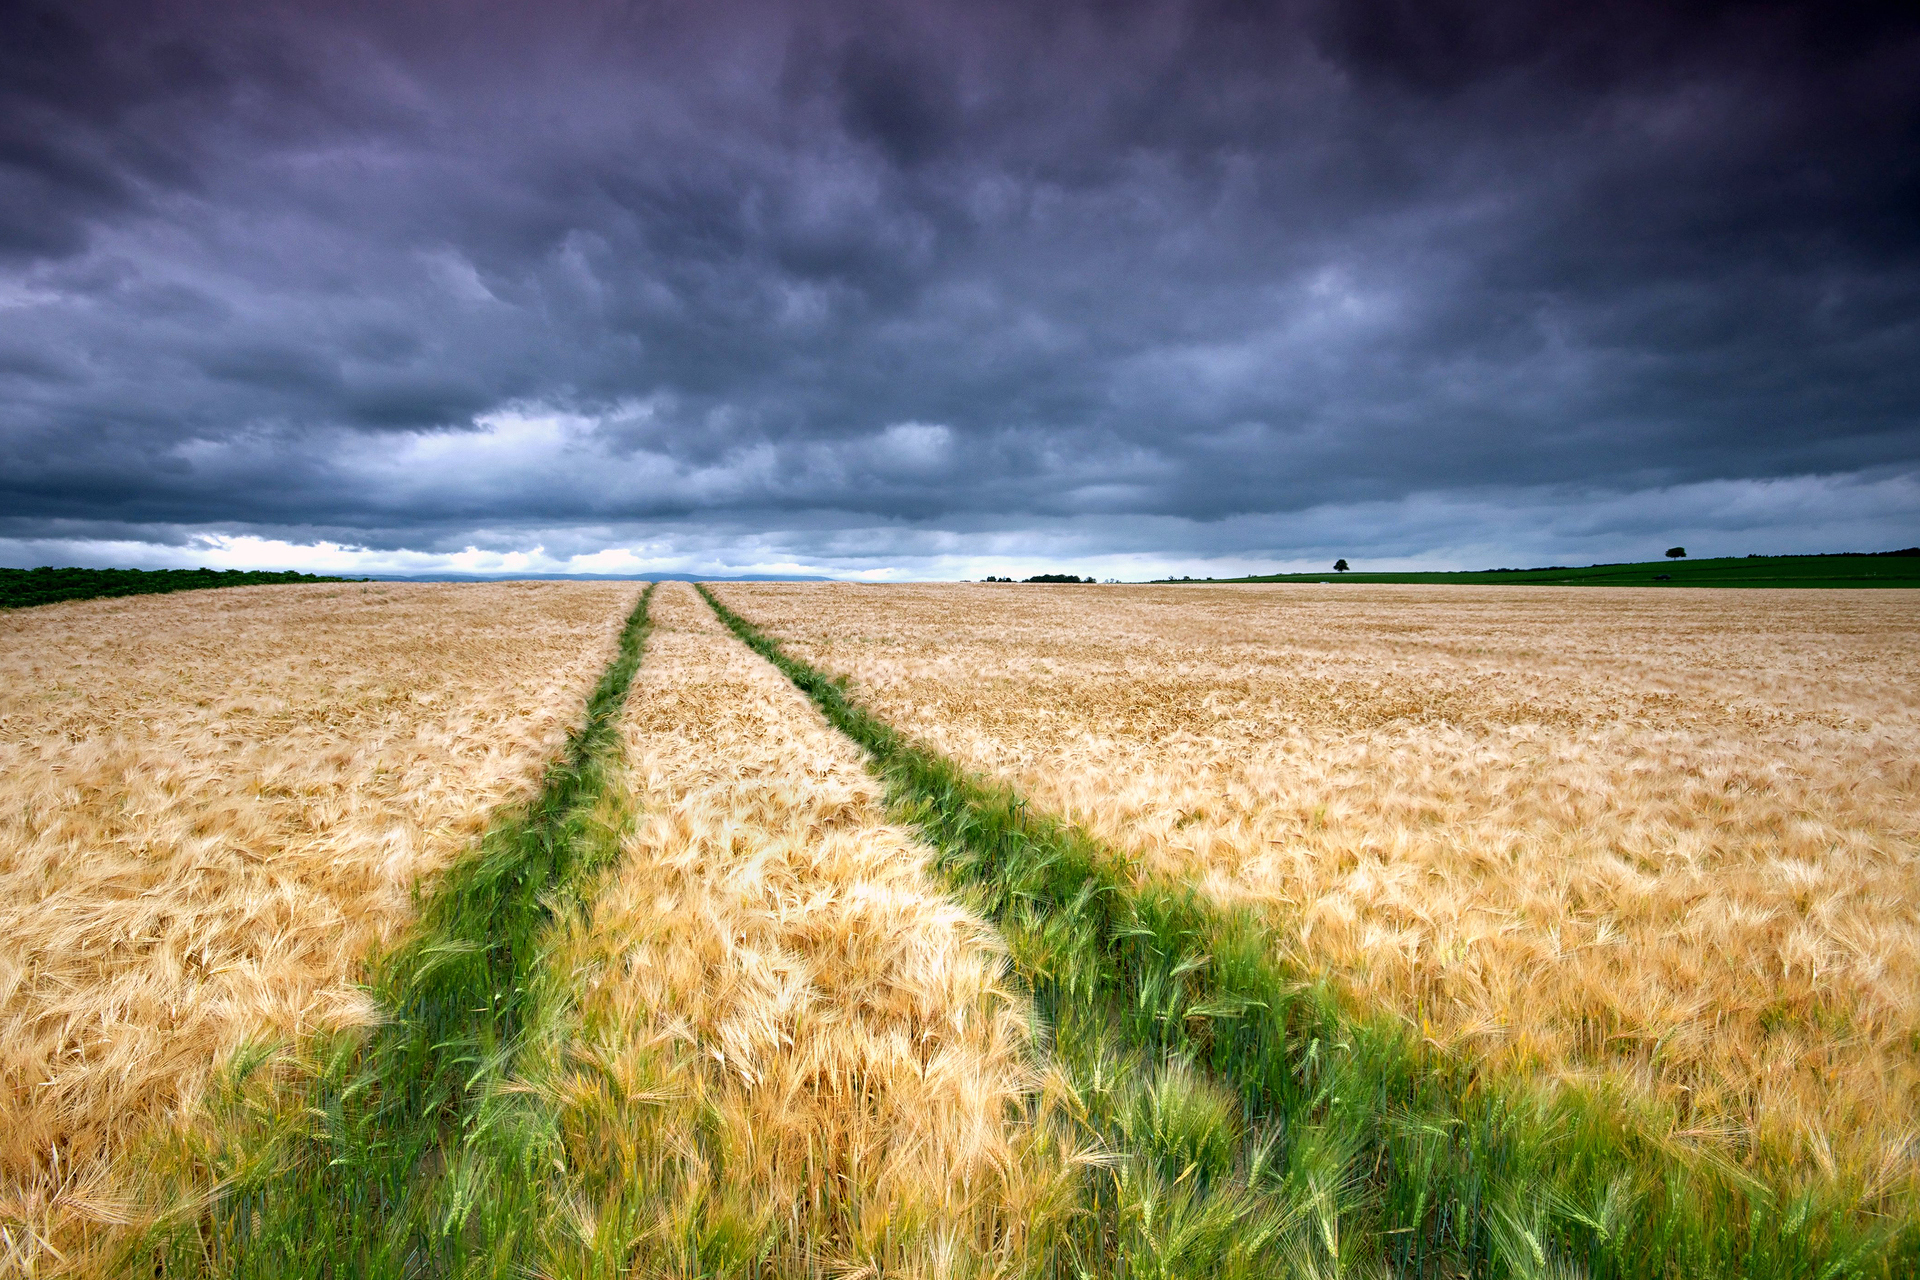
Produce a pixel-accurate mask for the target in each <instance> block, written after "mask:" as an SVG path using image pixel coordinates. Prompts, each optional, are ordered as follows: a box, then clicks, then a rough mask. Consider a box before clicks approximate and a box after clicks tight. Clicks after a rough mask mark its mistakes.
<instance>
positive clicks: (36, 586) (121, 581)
mask: <svg viewBox="0 0 1920 1280" xmlns="http://www.w3.org/2000/svg"><path fill="white" fill-rule="evenodd" d="M349 581H356V579H349V578H323V577H319V576H317V575H315V574H311V573H294V572H292V571H291V570H289V571H288V572H285V573H274V572H268V571H264V570H252V569H224V570H221V569H46V568H43V569H0V609H25V608H30V607H31V606H33V605H39V604H57V603H59V602H60V601H62V600H93V599H96V598H99V597H101V596H148V595H165V594H167V593H169V592H173V591H203V590H206V589H207V588H210V587H257V586H262V585H265V584H268V583H286V582H349Z"/></svg>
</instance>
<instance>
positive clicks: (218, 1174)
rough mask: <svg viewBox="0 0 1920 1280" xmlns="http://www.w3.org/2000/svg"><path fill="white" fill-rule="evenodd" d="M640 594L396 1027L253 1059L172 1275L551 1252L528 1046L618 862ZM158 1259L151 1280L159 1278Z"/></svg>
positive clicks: (464, 879)
mask: <svg viewBox="0 0 1920 1280" xmlns="http://www.w3.org/2000/svg"><path fill="white" fill-rule="evenodd" d="M651 596H652V588H648V590H647V592H646V593H645V594H643V595H642V596H641V598H640V601H639V603H638V604H637V605H636V606H635V608H634V610H633V613H632V614H631V616H630V617H629V618H628V619H627V623H626V627H625V629H624V631H623V632H622V633H621V636H620V643H619V650H618V653H617V655H616V656H615V658H614V660H613V662H612V663H611V665H609V667H608V668H607V670H606V672H605V673H604V674H603V675H602V676H601V678H600V682H599V685H598V686H597V687H596V688H595V689H594V691H593V695H592V698H591V699H590V701H589V703H588V706H587V716H586V721H585V723H584V725H583V726H582V727H581V728H580V729H579V730H577V731H576V732H575V733H574V734H573V735H572V736H571V737H570V738H569V740H568V743H567V747H566V752H565V755H564V757H563V758H562V760H561V761H560V762H558V763H557V764H555V765H554V766H553V767H552V768H551V769H550V770H549V771H548V773H547V776H546V779H545V783H544V785H543V787H542V789H541V792H540V794H539V795H538V797H537V798H536V799H535V800H534V801H533V802H532V803H531V804H530V805H528V806H527V807H526V808H525V809H523V810H520V811H518V812H515V813H513V814H511V815H509V816H507V817H505V818H503V819H502V820H501V821H499V822H497V823H495V824H494V826H493V827H492V828H491V829H490V830H489V831H488V832H487V834H486V835H485V836H484V837H483V838H482V840H481V841H480V844H479V846H478V848H477V849H476V850H475V851H474V852H473V853H472V854H471V855H470V856H468V857H466V858H464V859H463V860H461V861H460V862H459V863H457V864H456V865H455V866H454V867H452V868H451V869H450V870H449V871H448V872H447V873H446V874H445V875H444V876H442V877H441V878H440V880H439V881H438V883H437V884H436V885H435V887H434V889H433V891H432V893H431V896H429V897H428V898H427V899H426V900H425V901H424V902H423V903H422V905H421V912H420V918H419V921H418V923H417V926H416V927H415V929H414V930H413V931H412V933H411V934H410V936H409V938H408V940H407V941H406V942H405V943H404V944H403V945H401V946H400V947H398V948H397V949H395V950H394V951H392V952H390V953H389V954H387V955H386V956H384V957H380V958H377V959H376V960H375V961H374V963H373V965H372V967H371V969H372V975H373V976H372V980H371V990H372V993H373V994H374V995H375V997H376V998H377V1000H378V1002H379V1004H380V1006H381V1008H382V1009H383V1010H384V1011H385V1013H386V1015H387V1021H386V1022H385V1023H384V1024H383V1025H382V1026H381V1027H379V1028H378V1029H377V1031H375V1033H374V1034H373V1035H372V1036H371V1037H366V1038H362V1037H355V1036H335V1037H332V1038H329V1039H324V1040H323V1041H322V1042H321V1043H320V1044H319V1045H317V1046H316V1047H314V1048H313V1050H312V1051H311V1052H310V1053H309V1054H307V1055H306V1056H305V1057H304V1058H303V1059H302V1060H300V1061H298V1062H289V1061H288V1060H287V1059H286V1058H284V1057H283V1056H279V1055H272V1054H267V1053H264V1052H260V1053H250V1054H243V1055H241V1058H240V1060H239V1061H238V1062H237V1063H236V1064H235V1065H234V1067H233V1068H232V1070H231V1071H230V1073H229V1076H228V1078H227V1079H226V1080H225V1081H224V1083H223V1086H222V1088H221V1090H220V1091H219V1094H218V1096H217V1097H216V1098H215V1100H214V1110H215V1117H214V1118H215V1121H216V1123H215V1125H214V1126H213V1132H214V1137H213V1139H212V1140H211V1141H210V1142H209V1143H208V1144H207V1145H206V1146H204V1147H203V1148H201V1149H199V1150H197V1151H196V1152H195V1153H194V1156H193V1159H194V1160H195V1161H196V1162H197V1164H198V1166H199V1167H198V1171H197V1172H198V1174H199V1180H201V1181H204V1180H205V1179H207V1178H208V1177H211V1178H212V1179H214V1180H216V1181H217V1183H218V1184H219V1186H220V1188H221V1190H220V1193H219V1194H218V1195H217V1196H216V1197H215V1198H214V1199H213V1200H212V1201H211V1202H210V1204H208V1205H207V1206H205V1207H204V1208H203V1210H202V1211H201V1212H199V1213H196V1214H192V1215H189V1216H187V1217H186V1218H185V1219H184V1220H181V1219H179V1218H176V1219H175V1220H174V1221H171V1222H169V1223H167V1224H165V1225H163V1226H162V1228H160V1229H159V1230H158V1231H157V1232H156V1233H155V1234H154V1235H153V1236H152V1237H151V1238H149V1239H147V1240H145V1241H143V1242H142V1243H141V1244H140V1245H139V1246H138V1248H137V1256H138V1257H139V1259H140V1260H141V1265H142V1267H143V1269H148V1270H149V1273H150V1274H154V1275H164V1276H209V1275H222V1276H228V1275H230V1276H236V1277H308V1276H311V1277H350V1276H351V1277H396V1278H397V1277H402V1276H406V1277H412V1276H423V1275H431V1276H496V1277H508V1276H520V1275H523V1274H525V1272H526V1266H525V1260H526V1258H527V1257H529V1256H531V1255H532V1254H533V1253H534V1252H536V1251H537V1241H538V1237H539V1233H540V1231H541V1228H542V1223H543V1221H544V1217H545V1215H546V1214H547V1213H549V1212H551V1206H549V1205H548V1204H546V1203H545V1201H546V1199H547V1197H546V1194H545V1193H546V1190H547V1187H548V1185H549V1184H550V1182H551V1175H552V1174H553V1172H554V1171H555V1169H556V1162H557V1160H558V1158H559V1151H560V1145H559V1141H558V1135H557V1132H556V1131H555V1130H554V1127H553V1121H552V1117H551V1116H549V1115H548V1114H546V1111H545V1108H544V1107H543V1105H542V1104H541V1102H540V1101H539V1098H538V1096H537V1095H536V1094H535V1093H534V1092H532V1091H529V1090H525V1089H518V1088H515V1087H513V1086H512V1085H511V1083H510V1081H511V1075H510V1072H511V1069H512V1067H513V1065H514V1063H515V1060H516V1058H517V1056H518V1055H519V1053H520V1051H521V1049H522V1047H523V1046H524V1045H525V1044H526V1043H527V1042H528V1040H529V1039H530V1038H531V1036H532V1035H533V1034H534V1033H536V1032H537V1031H538V1029H540V1028H541V1027H543V1026H545V1025H547V1024H549V1023H550V1022H551V1021H552V1020H553V1019H554V1018H556V1017H557V1016H560V1013H559V1009H558V1006H560V1005H562V1004H564V1002H565V1001H566V999H567V994H566V990H565V984H564V982H562V981H560V980H559V979H556V978H555V977H553V976H552V975H548V974H546V973H545V972H544V971H543V970H542V965H541V960H542V949H543V941H544V939H545V938H546V936H547V934H548V930H549V928H550V926H551V925H552V924H553V922H554V920H555V919H556V918H557V917H558V916H559V915H560V913H563V912H569V911H579V910H584V909H585V903H586V902H587V901H588V900H589V899H590V896H591V891H592V888H593V886H594V884H595V882H596V881H597V878H598V876H599V873H600V872H601V871H602V870H604V869H605V868H606V867H607V866H609V865H610V864H611V862H612V860H613V859H614V857H615V856H616V855H617V852H618V843H619V841H618V831H617V830H616V829H615V828H616V826H617V822H616V821H614V817H615V815H617V813H618V812H620V809H619V806H620V798H619V795H618V791H619V789H618V788H615V787H610V786H609V785H608V783H609V779H610V773H611V771H612V770H614V769H615V768H617V763H618V762H617V753H618V740H619V738H618V716H619V713H620V710H621V707H622V706H623V704H624V702H625V699H626V693H627V688H628V686H629V685H630V684H631V683H632V680H633V676H634V673H635V671H636V670H637V669H638V667H639V664H640V657H641V651H642V648H643V646H644V644H645V640H646V635H647V604H648V601H649V599H650V598H651ZM149 1262H150V1263H151V1266H150V1268H149V1267H148V1265H147V1264H148V1263H149Z"/></svg>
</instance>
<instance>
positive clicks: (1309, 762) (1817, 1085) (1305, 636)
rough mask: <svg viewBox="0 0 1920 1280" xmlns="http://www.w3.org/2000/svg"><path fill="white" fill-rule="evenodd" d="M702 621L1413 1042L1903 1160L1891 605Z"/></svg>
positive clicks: (1289, 593) (1085, 609)
mask: <svg viewBox="0 0 1920 1280" xmlns="http://www.w3.org/2000/svg"><path fill="white" fill-rule="evenodd" d="M724 595H725V596H726V598H727V599H728V601H729V603H730V604H732V605H733V606H734V607H737V608H739V609H741V610H742V611H743V612H745V613H746V614H747V615H748V616H749V617H751V618H753V619H754V620H756V621H757V622H759V623H761V624H762V625H764V626H766V627H767V628H768V629H769V630H771V631H773V632H775V633H777V634H780V635H783V636H786V637H790V638H791V639H792V640H793V641H795V642H797V643H796V644H795V646H794V651H795V652H796V653H797V654H799V655H801V656H804V657H806V658H807V659H809V660H810V661H813V662H814V663H816V664H817V665H820V666H822V667H823V668H826V669H828V670H836V671H840V672H844V673H848V674H851V675H852V676H853V677H854V678H855V680H856V688H857V690H858V692H859V694H860V696H861V697H863V698H864V699H865V700H866V701H868V703H869V704H870V705H872V706H873V707H874V708H875V709H876V710H877V711H878V712H879V713H880V714H881V715H883V716H885V717H886V718H888V719H889V720H891V721H893V722H894V723H895V724H897V725H899V726H901V727H902V728H904V729H906V730H908V731H910V732H912V733H914V734H917V735H919V736H921V737H922V738H924V739H925V740H927V741H929V742H930V743H933V744H935V745H937V746H938V747H940V748H941V749H943V750H945V751H947V752H949V753H951V754H952V755H954V756H955V757H957V758H958V759H960V760H962V761H964V762H966V763H967V764H969V765H971V766H973V767H976V768H979V769H981V770H983V771H986V772H988V773H990V774H993V775H995V776H998V777H1001V778H1003V779H1006V780H1008V781H1011V782H1013V783H1015V784H1016V785H1018V786H1019V787H1021V788H1022V789H1024V790H1025V791H1027V792H1028V793H1029V794H1031V795H1033V796H1034V797H1035V799H1036V801H1037V802H1039V803H1043V804H1045V805H1047V806H1049V807H1051V808H1052V809H1054V810H1056V811H1059V812H1062V813H1066V814H1069V815H1072V816H1073V817H1075V818H1076V819H1077V820H1079V821H1081V822H1082V823H1084V824H1086V825H1087V826H1088V827H1089V828H1090V829H1091V830H1093V831H1095V832H1096V833H1098V834H1099V835H1101V836H1102V837H1103V838H1105V839H1107V840H1109V841H1111V842H1113V843H1114V844H1115V845H1117V846H1118V847H1122V848H1126V849H1130V850H1133V851H1135V853H1136V854H1137V856H1138V857H1139V858H1140V860H1141V861H1142V863H1143V864H1144V865H1145V866H1147V867H1150V868H1153V869H1155V870H1158V871H1162V872H1168V873H1172V874H1175V875H1178V876H1181V877H1186V878H1189V879H1191V880H1193V881H1195V882H1196V883H1198V884H1200V885H1202V886H1204V888H1205V889H1206V890H1208V891H1209V892H1211V893H1213V894H1215V895H1217V896H1219V897H1221V898H1223V899H1228V900H1238V901H1248V902H1253V903H1256V904H1263V905H1264V907H1265V908H1266V909H1267V910H1269V911H1270V912H1271V913H1272V918H1274V919H1275V920H1276V922H1277V923H1282V924H1284V926H1285V927H1283V928H1280V929H1278V930H1277V932H1276V936H1277V937H1278V938H1279V939H1280V940H1281V945H1282V946H1284V947H1285V948H1286V949H1287V950H1289V951H1290V952H1291V953H1292V956H1293V958H1294V959H1295V960H1296V961H1297V962H1298V963H1300V964H1303V965H1306V966H1309V967H1310V968H1312V969H1314V970H1317V971H1320V972H1324V973H1328V974H1331V975H1333V976H1334V977H1336V978H1337V979H1338V980H1339V981H1340V982H1341V983H1342V984H1343V986H1344V987H1345V989H1347V990H1348V991H1350V992H1351V993H1353V995H1354V996H1355V997H1356V998H1357V999H1360V1000H1362V1001H1363V1002H1364V1003H1367V1004H1369V1005H1370V1006H1371V1007H1376V1008H1378V1007H1384V1008H1386V1009H1389V1010H1392V1011H1394V1012H1395V1013H1397V1014H1398V1015H1400V1016H1402V1017H1403V1018H1404V1019H1405V1020H1406V1021H1407V1022H1408V1024H1410V1025H1411V1026H1412V1027H1414V1028H1416V1029H1417V1030H1418V1032H1419V1033H1420V1034H1423V1035H1425V1036H1427V1037H1429V1038H1432V1039H1433V1040H1435V1041H1437V1042H1441V1043H1443V1044H1446V1045H1448V1046H1452V1047H1460V1048H1468V1049H1470V1050H1471V1051H1473V1052H1476V1053H1481V1054H1484V1055H1486V1056H1487V1058H1489V1059H1490V1060H1492V1061H1495V1062H1497V1063H1500V1064H1502V1065H1504V1066H1506V1067H1508V1068H1511V1069H1514V1070H1520V1071H1525V1072H1529V1073H1536V1074H1537V1075H1540V1076H1543V1077H1545V1078H1558V1079H1578V1080H1585V1081H1587V1082H1590V1083H1595V1084H1598V1085H1600V1086H1602V1087H1605V1088H1609V1089H1622V1090H1624V1091H1626V1093H1627V1094H1628V1096H1629V1097H1633V1098H1638V1099H1642V1100H1645V1101H1647V1102H1648V1104H1649V1107H1650V1109H1651V1111H1652V1112H1653V1113H1654V1114H1655V1115H1656V1116H1657V1117H1663V1118H1664V1120H1663V1122H1664V1123H1666V1124H1667V1125H1668V1126H1669V1128H1670V1131H1671V1132H1672V1133H1673V1134H1674V1135H1675V1139H1676V1141H1679V1142H1682V1143H1684V1144H1688V1145H1701V1144H1705V1145H1706V1146H1707V1147H1709V1148H1710V1149H1712V1150H1716V1151H1720V1152H1727V1153H1731V1154H1733V1155H1736V1156H1738V1157H1740V1158H1743V1159H1746V1160H1747V1161H1749V1162H1750V1164H1752V1165H1753V1166H1755V1167H1757V1168H1764V1169H1766V1170H1768V1171H1769V1172H1771V1173H1774V1174H1778V1175H1780V1176H1790V1175H1807V1176H1814V1175H1817V1174H1819V1173H1821V1172H1830V1171H1832V1170H1833V1168H1834V1167H1835V1165H1836V1163H1838V1164H1843V1165H1845V1166H1846V1167H1847V1168H1848V1169H1849V1170H1850V1171H1852V1172H1853V1173H1855V1174H1858V1175H1860V1176H1862V1177H1864V1178H1866V1179H1867V1180H1868V1181H1869V1183H1871V1184H1875V1185H1877V1187H1878V1189H1880V1190H1882V1191H1887V1190H1890V1189H1891V1188H1892V1186H1893V1184H1894V1183H1896V1182H1904V1181H1906V1180H1907V1179H1909V1178H1911V1176H1912V1174H1913V1171H1914V1167H1915V1164H1916V1161H1917V1160H1920V1149H1917V1147H1916V1140H1915V1135H1914V1128H1913V1125H1914V1120H1913V1117H1914V1116H1915V1115H1916V1114H1920V803H1917V802H1920V595H1916V594H1914V593H1906V592H1878V593H1869V592H1774V591H1767V592H1761V591H1725V592H1706V591H1699V592H1689V591H1659V592H1651V591H1644V592H1635V591H1625V590H1622V591H1614V590H1596V589H1590V588H1589V589H1574V590H1563V589H1554V588H1537V587H1535V588H1506V589H1478V588H1466V587H1440V588H1418V587H1411V588H1396V587H1356V586H1345V587H1320V588H1315V587H1299V586H1286V587H1267V588H1262V587H1237V588H1235V587H1221V588H1208V587H1179V588H1091V587H1083V588H1077V589H1076V588H1062V587H993V586H966V585H963V586H928V587H911V588H875V587H851V586H820V587H812V586H771V585H766V586H751V587H746V586H741V587H732V586H730V587H727V588H725V589H724Z"/></svg>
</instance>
